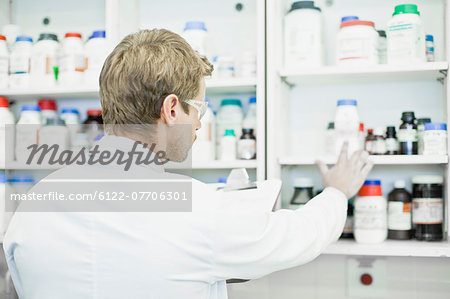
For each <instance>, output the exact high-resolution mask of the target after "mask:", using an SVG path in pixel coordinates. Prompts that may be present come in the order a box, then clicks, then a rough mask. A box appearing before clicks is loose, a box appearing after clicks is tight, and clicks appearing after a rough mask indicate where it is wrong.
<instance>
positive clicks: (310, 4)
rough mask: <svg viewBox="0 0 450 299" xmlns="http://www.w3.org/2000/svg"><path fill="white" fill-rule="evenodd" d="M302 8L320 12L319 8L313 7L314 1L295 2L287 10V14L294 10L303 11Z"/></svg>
mask: <svg viewBox="0 0 450 299" xmlns="http://www.w3.org/2000/svg"><path fill="white" fill-rule="evenodd" d="M304 8H309V9H315V10H318V11H322V10H321V9H320V8H319V7H317V6H314V1H297V2H294V3H292V5H291V9H290V10H289V12H291V11H293V10H296V9H304Z"/></svg>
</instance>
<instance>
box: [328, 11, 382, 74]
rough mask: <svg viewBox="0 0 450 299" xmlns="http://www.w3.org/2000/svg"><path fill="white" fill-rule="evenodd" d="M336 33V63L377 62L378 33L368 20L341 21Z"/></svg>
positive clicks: (367, 63)
mask: <svg viewBox="0 0 450 299" xmlns="http://www.w3.org/2000/svg"><path fill="white" fill-rule="evenodd" d="M340 28H341V29H340V30H339V32H338V34H337V45H336V64H337V65H355V66H360V65H364V66H366V65H375V64H378V38H379V37H378V33H377V32H376V31H375V24H374V23H373V22H370V21H361V20H353V21H346V22H342V23H341V25H340Z"/></svg>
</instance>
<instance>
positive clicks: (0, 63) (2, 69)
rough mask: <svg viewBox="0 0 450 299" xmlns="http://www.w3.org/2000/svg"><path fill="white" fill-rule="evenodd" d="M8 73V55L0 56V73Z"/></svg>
mask: <svg viewBox="0 0 450 299" xmlns="http://www.w3.org/2000/svg"><path fill="white" fill-rule="evenodd" d="M3 74H6V75H8V56H0V75H3Z"/></svg>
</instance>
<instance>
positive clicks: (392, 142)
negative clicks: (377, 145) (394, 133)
mask: <svg viewBox="0 0 450 299" xmlns="http://www.w3.org/2000/svg"><path fill="white" fill-rule="evenodd" d="M386 150H387V151H388V152H398V151H399V145H398V142H397V140H396V139H395V138H388V139H386Z"/></svg>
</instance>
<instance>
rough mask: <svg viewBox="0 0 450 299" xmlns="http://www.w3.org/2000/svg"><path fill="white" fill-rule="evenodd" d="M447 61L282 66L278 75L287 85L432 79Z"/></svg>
mask: <svg viewBox="0 0 450 299" xmlns="http://www.w3.org/2000/svg"><path fill="white" fill-rule="evenodd" d="M447 70H448V62H447V61H444V62H427V63H423V64H418V65H400V66H398V65H387V64H380V65H374V66H367V67H338V66H325V67H322V68H315V69H304V70H293V69H289V68H286V69H282V70H281V71H280V76H281V77H282V78H284V79H285V80H286V81H287V82H288V83H290V84H321V85H322V84H330V83H332V84H336V83H350V84H354V83H362V82H378V81H381V82H388V81H414V80H436V79H437V78H444V77H445V75H444V73H446V72H447Z"/></svg>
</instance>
